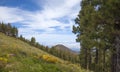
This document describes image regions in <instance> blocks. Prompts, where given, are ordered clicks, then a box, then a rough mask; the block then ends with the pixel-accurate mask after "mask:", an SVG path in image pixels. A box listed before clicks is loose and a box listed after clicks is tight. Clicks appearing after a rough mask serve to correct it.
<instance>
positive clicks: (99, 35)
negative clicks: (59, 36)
mask: <svg viewBox="0 0 120 72" xmlns="http://www.w3.org/2000/svg"><path fill="white" fill-rule="evenodd" d="M80 5H81V10H80V12H79V14H78V16H77V18H76V19H75V23H76V24H75V25H74V26H73V33H74V34H76V37H77V39H76V41H77V42H80V45H81V49H80V55H79V56H80V65H81V66H82V67H83V68H85V69H87V70H92V71H94V72H119V71H120V0H82V1H81V4H80Z"/></svg>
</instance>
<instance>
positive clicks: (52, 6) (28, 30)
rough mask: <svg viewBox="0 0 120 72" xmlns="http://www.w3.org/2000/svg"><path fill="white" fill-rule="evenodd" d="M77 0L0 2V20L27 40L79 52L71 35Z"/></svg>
mask: <svg viewBox="0 0 120 72" xmlns="http://www.w3.org/2000/svg"><path fill="white" fill-rule="evenodd" d="M79 10H80V0H12V1H11V0H1V2H0V11H1V12H0V15H1V17H0V21H1V22H2V21H3V22H5V23H11V24H12V26H16V27H17V28H18V30H19V35H23V36H24V37H25V38H26V39H30V38H31V37H35V38H36V41H37V42H39V43H40V44H42V45H45V46H50V47H51V46H54V45H57V44H62V45H65V46H66V47H68V48H70V49H72V50H79V49H80V44H79V43H77V42H76V41H75V39H76V36H75V35H74V34H73V33H72V26H73V25H74V24H75V22H74V19H75V18H76V17H77V15H78V13H79Z"/></svg>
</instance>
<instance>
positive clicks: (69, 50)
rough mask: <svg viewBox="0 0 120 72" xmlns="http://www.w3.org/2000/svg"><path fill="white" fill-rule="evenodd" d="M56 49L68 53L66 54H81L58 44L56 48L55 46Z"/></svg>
mask: <svg viewBox="0 0 120 72" xmlns="http://www.w3.org/2000/svg"><path fill="white" fill-rule="evenodd" d="M54 48H55V49H58V50H61V51H66V52H70V53H73V54H78V53H79V52H78V51H75V50H72V49H70V48H68V47H66V46H64V45H62V44H58V45H56V46H54Z"/></svg>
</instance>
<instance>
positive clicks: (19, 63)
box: [0, 33, 83, 72]
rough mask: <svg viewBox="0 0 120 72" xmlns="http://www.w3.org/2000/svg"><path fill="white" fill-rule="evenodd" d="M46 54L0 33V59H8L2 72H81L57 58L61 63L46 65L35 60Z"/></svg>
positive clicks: (46, 63) (39, 60) (42, 61)
mask: <svg viewBox="0 0 120 72" xmlns="http://www.w3.org/2000/svg"><path fill="white" fill-rule="evenodd" d="M47 54H48V53H46V52H44V51H42V50H40V49H37V48H35V47H32V46H30V45H29V44H27V43H25V42H23V41H21V40H19V39H15V38H12V37H9V36H6V35H4V34H2V33H0V57H4V58H7V59H8V63H7V64H6V66H5V67H4V68H3V69H2V71H3V72H83V70H81V69H80V67H79V66H77V65H74V64H71V63H67V62H65V61H63V60H61V59H59V58H58V60H59V61H60V62H61V63H48V62H46V61H44V60H41V59H37V58H35V56H42V55H47ZM8 55H9V57H7V56H8ZM10 55H11V56H10ZM51 56H52V55H51ZM52 57H54V56H52ZM0 72H1V71H0Z"/></svg>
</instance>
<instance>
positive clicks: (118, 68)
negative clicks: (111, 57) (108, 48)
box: [115, 34, 120, 72]
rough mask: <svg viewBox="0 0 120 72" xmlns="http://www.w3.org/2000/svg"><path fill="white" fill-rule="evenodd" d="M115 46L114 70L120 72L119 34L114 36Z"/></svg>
mask: <svg viewBox="0 0 120 72" xmlns="http://www.w3.org/2000/svg"><path fill="white" fill-rule="evenodd" d="M115 48H116V55H117V56H116V58H117V59H116V72H120V34H118V35H117V36H116V39H115Z"/></svg>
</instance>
